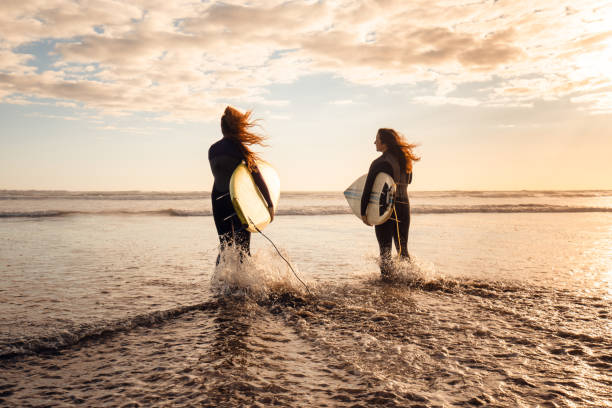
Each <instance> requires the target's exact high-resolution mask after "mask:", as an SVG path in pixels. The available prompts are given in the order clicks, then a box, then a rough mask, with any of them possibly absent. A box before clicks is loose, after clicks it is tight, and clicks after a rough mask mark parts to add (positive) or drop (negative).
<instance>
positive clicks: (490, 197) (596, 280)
mask: <svg viewBox="0 0 612 408" xmlns="http://www.w3.org/2000/svg"><path fill="white" fill-rule="evenodd" d="M410 199H411V208H412V214H413V216H412V220H411V228H410V237H409V251H410V255H411V260H410V261H403V262H398V263H397V265H396V276H395V278H394V279H393V280H392V281H391V282H382V281H381V280H380V276H379V272H378V265H377V256H378V248H377V243H376V239H375V237H374V231H373V229H372V228H371V227H367V226H365V225H364V224H363V223H361V221H360V220H359V219H357V218H356V217H354V216H353V215H351V214H350V210H349V209H348V205H347V204H346V202H345V200H344V198H343V196H342V194H341V193H338V192H324V193H310V192H309V193H299V192H296V193H284V194H283V195H282V196H281V200H280V203H279V208H278V212H277V217H276V219H275V221H274V222H273V223H272V224H271V225H270V226H268V227H267V228H266V229H265V230H264V231H263V232H264V234H265V236H262V235H259V234H253V237H252V250H251V252H252V257H250V258H245V259H244V260H243V261H242V262H241V261H240V259H241V258H240V256H239V255H238V254H235V253H231V251H230V252H228V253H224V254H223V256H222V259H221V263H220V265H219V266H218V267H215V260H216V258H217V254H218V249H217V244H218V240H217V236H216V232H215V228H214V222H213V219H212V217H211V204H210V194H208V193H203V192H187V193H159V192H64V191H53V192H49V191H0V356H1V357H0V366H1V370H0V405H2V406H37V405H44V406H54V405H57V406H66V405H72V404H83V405H85V406H269V405H275V404H276V405H280V406H425V407H429V406H431V407H434V406H464V405H465V406H479V405H482V406H504V407H505V406H538V405H539V406H551V407H554V406H576V407H584V406H593V407H602V406H603V407H605V406H612V374H611V373H612V311H611V305H612V302H611V299H612V192H610V191H578V192H576V191H570V192H568V191H565V192H564V191H557V192H544V191H543V192H533V191H530V192H414V193H411V194H410ZM268 239H269V240H271V242H270V241H269V240H268ZM274 245H275V246H276V247H275V246H274ZM277 250H278V252H277Z"/></svg>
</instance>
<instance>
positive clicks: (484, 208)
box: [0, 204, 612, 218]
mask: <svg viewBox="0 0 612 408" xmlns="http://www.w3.org/2000/svg"><path fill="white" fill-rule="evenodd" d="M411 211H412V213H413V214H462V213H592V212H606V213H607V212H612V207H589V206H561V205H547V204H497V205H464V206H457V205H452V206H451V205H448V206H427V205H424V206H412V208H411ZM79 214H81V215H82V214H85V215H157V216H160V215H161V216H163V215H166V216H172V217H208V216H211V215H212V211H211V210H184V209H179V208H166V209H159V210H144V211H143V210H141V211H138V210H105V211H81V210H36V211H0V218H45V217H63V216H70V215H79ZM341 214H351V210H350V209H349V208H347V207H341V206H330V207H323V206H314V207H301V208H300V207H296V208H285V209H279V210H278V211H277V212H276V215H280V216H282V215H341Z"/></svg>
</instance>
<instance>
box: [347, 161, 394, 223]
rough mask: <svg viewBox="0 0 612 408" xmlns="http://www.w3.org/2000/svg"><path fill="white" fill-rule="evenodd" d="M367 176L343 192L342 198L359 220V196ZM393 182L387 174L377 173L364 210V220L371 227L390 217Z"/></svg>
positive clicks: (392, 201) (392, 202)
mask: <svg viewBox="0 0 612 408" xmlns="http://www.w3.org/2000/svg"><path fill="white" fill-rule="evenodd" d="M367 177H368V175H367V174H364V175H363V176H361V177H359V178H358V179H357V180H355V181H354V182H353V184H351V185H350V186H349V187H348V188H347V189H346V190H345V191H344V197H345V198H346V201H348V204H349V206H350V207H351V210H352V211H353V214H355V215H356V216H357V218H359V219H361V196H362V195H363V188H364V187H365V182H366V178H367ZM395 189H396V186H395V182H394V181H393V177H391V176H390V175H388V174H387V173H378V175H377V176H376V178H375V179H374V184H373V185H372V192H371V193H370V198H369V200H368V206H367V208H366V219H367V220H368V223H370V224H372V225H380V224H382V223H383V222H385V221H387V220H388V219H389V218H390V217H391V213H392V212H393V204H394V202H395Z"/></svg>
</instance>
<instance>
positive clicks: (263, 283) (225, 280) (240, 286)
mask: <svg viewBox="0 0 612 408" xmlns="http://www.w3.org/2000/svg"><path fill="white" fill-rule="evenodd" d="M280 251H281V254H282V255H283V256H284V257H285V259H287V260H288V261H289V262H290V263H291V265H292V267H293V269H294V270H295V272H296V273H299V271H298V269H297V266H296V265H295V264H293V263H292V262H291V259H290V258H289V256H288V255H287V253H286V251H284V250H283V249H280ZM211 283H212V287H213V289H215V290H217V291H220V292H222V293H236V292H239V293H240V292H242V293H244V294H246V295H254V296H256V297H265V296H267V295H268V294H270V293H271V292H287V291H291V292H300V293H302V291H303V290H304V286H303V285H302V284H301V283H300V282H299V281H298V280H297V278H296V277H295V276H294V275H293V272H292V271H291V268H289V266H288V265H287V263H286V262H285V261H284V260H283V259H282V258H281V257H280V256H279V255H278V254H277V253H276V251H274V250H273V249H260V250H258V251H257V252H255V253H254V254H253V255H252V256H248V255H243V256H241V254H240V251H239V250H238V249H235V248H234V247H228V248H226V249H225V250H224V251H222V252H221V257H220V261H219V265H217V266H216V267H215V271H214V273H213V276H212V278H211Z"/></svg>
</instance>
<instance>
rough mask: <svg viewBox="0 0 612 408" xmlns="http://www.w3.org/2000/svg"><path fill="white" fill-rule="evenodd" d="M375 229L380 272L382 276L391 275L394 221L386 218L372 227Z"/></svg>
mask: <svg viewBox="0 0 612 408" xmlns="http://www.w3.org/2000/svg"><path fill="white" fill-rule="evenodd" d="M374 230H375V231H376V239H377V240H378V248H379V249H380V273H381V275H382V277H383V278H387V277H389V276H390V275H391V272H392V270H391V268H392V262H391V244H392V243H393V234H394V233H395V231H396V229H395V221H393V220H388V221H386V222H384V223H382V224H380V225H377V226H375V227H374Z"/></svg>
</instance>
